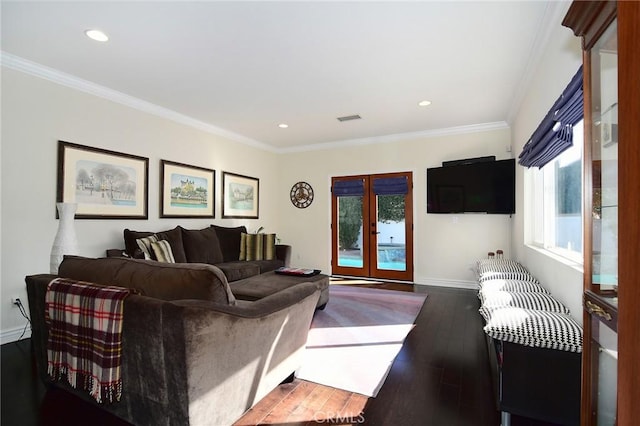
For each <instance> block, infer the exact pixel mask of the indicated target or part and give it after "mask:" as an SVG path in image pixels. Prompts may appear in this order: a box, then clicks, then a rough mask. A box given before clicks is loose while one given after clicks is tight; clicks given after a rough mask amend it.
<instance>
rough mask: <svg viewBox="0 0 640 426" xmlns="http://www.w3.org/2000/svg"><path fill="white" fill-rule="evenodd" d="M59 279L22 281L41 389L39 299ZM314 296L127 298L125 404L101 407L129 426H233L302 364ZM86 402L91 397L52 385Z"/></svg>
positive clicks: (43, 338)
mask: <svg viewBox="0 0 640 426" xmlns="http://www.w3.org/2000/svg"><path fill="white" fill-rule="evenodd" d="M54 278H56V276H55V275H48V274H47V275H35V276H28V277H26V284H27V293H28V296H29V308H30V312H31V319H32V342H33V348H34V355H35V358H36V364H37V369H38V373H39V375H40V377H41V378H42V379H43V381H44V382H45V383H46V384H49V383H51V380H50V379H49V378H48V376H47V352H46V344H47V338H48V331H47V327H46V324H45V320H44V317H45V303H44V301H45V293H46V288H47V284H48V283H49V282H50V281H51V280H52V279H54ZM318 297H319V290H318V289H317V287H316V286H315V284H314V283H301V284H299V285H296V286H292V287H289V288H287V289H285V290H283V291H281V292H278V293H276V294H273V295H271V296H268V297H265V298H263V299H261V300H259V301H256V302H240V303H239V304H238V305H237V306H231V305H224V304H221V303H216V302H210V301H202V300H179V301H163V300H160V299H155V298H150V297H146V296H141V295H129V296H128V297H127V298H126V299H125V303H124V319H123V327H122V333H123V346H122V347H123V352H122V379H123V393H122V399H121V400H120V402H119V403H116V404H101V405H99V407H100V408H102V409H104V410H107V411H109V412H112V413H113V414H115V415H116V416H118V417H121V418H123V419H125V420H127V421H129V422H131V423H134V424H231V423H233V422H234V421H235V420H237V419H238V418H239V417H240V416H241V415H242V414H243V413H244V412H245V411H246V410H248V409H249V408H250V407H251V406H252V405H254V404H255V403H256V402H257V401H259V400H260V399H261V398H263V397H264V396H265V395H266V394H267V393H269V392H270V391H271V390H273V389H274V388H275V387H276V386H277V385H278V384H279V383H280V382H282V381H283V380H284V379H285V378H286V377H288V376H289V375H290V374H291V373H292V372H293V371H295V370H296V369H297V368H298V367H299V366H300V363H301V357H302V351H303V350H304V347H305V344H306V339H307V334H308V332H309V327H310V324H311V319H312V316H313V313H314V311H315V306H316V303H317V301H318ZM56 386H60V387H63V388H64V389H66V390H67V391H70V392H72V393H74V394H75V395H76V396H78V397H80V398H82V399H83V400H85V401H86V402H88V403H90V404H92V405H95V406H98V404H97V403H96V402H95V400H93V399H92V398H91V397H90V396H88V395H87V394H85V393H83V392H81V391H77V390H74V389H72V388H71V387H70V386H69V385H65V384H64V383H62V382H60V383H56Z"/></svg>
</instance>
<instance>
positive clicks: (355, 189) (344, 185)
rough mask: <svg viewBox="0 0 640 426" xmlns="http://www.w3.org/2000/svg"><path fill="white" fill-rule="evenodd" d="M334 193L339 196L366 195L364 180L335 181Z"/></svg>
mask: <svg viewBox="0 0 640 426" xmlns="http://www.w3.org/2000/svg"><path fill="white" fill-rule="evenodd" d="M333 194H334V195H336V196H338V197H346V196H362V195H364V180H362V179H354V180H339V181H336V182H334V183H333Z"/></svg>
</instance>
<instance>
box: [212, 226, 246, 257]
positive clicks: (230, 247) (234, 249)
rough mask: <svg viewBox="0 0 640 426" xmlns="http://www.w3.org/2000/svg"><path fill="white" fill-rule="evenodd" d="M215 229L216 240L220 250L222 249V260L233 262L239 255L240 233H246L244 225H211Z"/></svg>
mask: <svg viewBox="0 0 640 426" xmlns="http://www.w3.org/2000/svg"><path fill="white" fill-rule="evenodd" d="M211 227H212V228H213V229H214V230H215V231H216V234H217V236H218V241H219V242H220V250H222V258H223V259H222V260H223V262H233V261H234V260H238V259H239V258H240V257H239V256H240V234H242V233H243V232H244V233H245V234H246V233H247V228H246V227H245V226H238V227H235V228H228V227H225V226H217V225H211Z"/></svg>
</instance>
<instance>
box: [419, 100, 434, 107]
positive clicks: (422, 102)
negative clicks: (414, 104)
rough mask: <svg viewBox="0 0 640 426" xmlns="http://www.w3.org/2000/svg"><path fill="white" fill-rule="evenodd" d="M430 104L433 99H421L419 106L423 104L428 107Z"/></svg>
mask: <svg viewBox="0 0 640 426" xmlns="http://www.w3.org/2000/svg"><path fill="white" fill-rule="evenodd" d="M429 105H431V101H420V102H418V106H421V107H426V106H429Z"/></svg>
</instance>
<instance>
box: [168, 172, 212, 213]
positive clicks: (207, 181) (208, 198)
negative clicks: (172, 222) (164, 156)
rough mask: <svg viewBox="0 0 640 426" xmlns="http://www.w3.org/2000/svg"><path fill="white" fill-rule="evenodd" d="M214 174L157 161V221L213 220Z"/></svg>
mask: <svg viewBox="0 0 640 426" xmlns="http://www.w3.org/2000/svg"><path fill="white" fill-rule="evenodd" d="M215 187H216V171H215V170H211V169H205V168H204V167H197V166H190V165H187V164H180V163H174V162H172V161H167V160H160V217H189V218H197V217H215Z"/></svg>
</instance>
